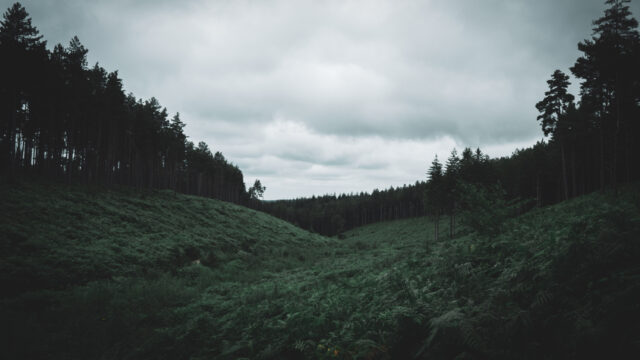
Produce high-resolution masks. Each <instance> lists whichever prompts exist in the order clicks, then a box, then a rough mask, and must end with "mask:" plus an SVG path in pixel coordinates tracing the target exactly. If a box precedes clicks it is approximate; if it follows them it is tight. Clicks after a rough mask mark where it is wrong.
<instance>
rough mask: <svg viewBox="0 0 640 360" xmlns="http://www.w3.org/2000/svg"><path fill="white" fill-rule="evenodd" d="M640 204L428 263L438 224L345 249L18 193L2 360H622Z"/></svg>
mask: <svg viewBox="0 0 640 360" xmlns="http://www.w3.org/2000/svg"><path fill="white" fill-rule="evenodd" d="M478 192H480V193H482V191H481V190H477V189H476V191H475V193H478ZM486 194H491V191H487V192H486ZM639 194H640V192H639V191H638V188H637V186H636V187H632V188H627V189H622V190H621V193H620V196H619V197H614V196H613V195H600V194H596V195H589V196H587V197H581V198H577V199H574V200H570V201H568V202H565V203H562V204H560V205H556V206H553V207H547V208H541V209H536V210H534V211H532V212H529V213H527V214H525V215H523V216H520V217H516V218H512V217H510V216H509V217H508V218H506V219H503V221H502V223H501V226H500V229H501V231H500V233H486V232H484V233H475V232H471V233H469V231H470V229H468V228H467V229H466V230H465V231H462V232H460V233H461V234H465V235H463V236H459V235H458V236H457V237H455V238H453V239H449V238H446V239H442V240H441V241H437V242H436V241H434V240H433V238H431V237H430V238H429V240H428V242H429V244H428V245H429V246H428V251H425V248H424V244H425V237H426V234H427V233H431V231H432V230H433V228H434V224H433V223H432V222H431V221H429V220H428V219H427V218H424V217H423V218H414V219H409V220H401V221H394V222H383V223H377V224H373V225H369V226H367V227H362V228H357V229H354V230H352V231H350V232H347V233H345V234H344V239H342V240H338V239H329V238H323V237H320V236H317V235H312V234H309V233H306V232H304V231H302V230H300V229H297V228H295V227H293V226H291V225H289V224H287V223H285V222H282V221H280V220H277V219H275V218H272V217H269V216H267V215H265V214H261V213H259V212H255V211H252V210H247V209H244V208H241V207H238V206H235V205H232V204H228V203H223V202H220V201H215V200H208V199H202V198H197V197H190V196H184V195H175V194H173V193H172V192H169V191H151V190H149V191H144V192H138V191H134V190H133V189H128V188H121V189H105V188H99V187H78V186H61V185H55V186H54V185H43V184H34V183H31V184H29V183H25V184H22V185H19V186H16V185H11V186H9V185H7V184H3V186H2V190H1V193H0V196H1V197H2V199H3V202H1V203H0V215H1V216H0V219H2V220H0V231H1V233H2V234H8V235H7V236H6V237H3V238H2V241H1V242H0V245H1V246H2V248H1V249H0V250H2V251H1V252H0V254H2V255H0V256H1V257H0V264H2V265H1V266H2V269H1V270H2V271H0V274H2V275H1V276H2V277H1V278H0V279H1V282H2V284H3V286H2V288H3V292H2V295H1V297H0V305H1V306H0V316H1V317H2V319H3V324H4V326H3V327H2V328H1V329H0V331H2V333H0V339H1V341H2V343H1V344H0V345H1V346H0V349H1V350H0V351H2V353H1V354H0V356H1V357H2V358H7V359H14V358H16V359H18V358H20V359H22V358H49V359H50V358H64V359H81V358H82V359H86V358H113V359H116V358H117V359H121V358H160V359H182V358H194V359H198V358H202V359H204V358H222V359H235V358H241V357H247V358H257V359H263V358H264V359H266V358H283V357H286V356H301V357H302V358H361V359H370V358H376V359H395V358H407V357H409V358H412V357H417V358H425V359H426V358H428V359H434V358H435V359H450V358H455V357H460V358H472V359H474V358H495V359H512V358H531V359H538V358H584V357H587V358H589V357H594V356H596V357H600V358H602V357H608V355H612V356H614V357H618V358H619V357H622V354H624V353H628V352H633V351H637V350H638V349H637V348H636V346H637V343H636V341H637V338H638V336H639V335H640V329H639V328H638V325H637V324H638V323H640V322H639V320H640V309H638V305H637V301H636V299H637V296H638V295H639V294H638V292H639V291H640V272H639V269H638V267H637V258H638V256H640V246H639V243H638V239H639V238H640V213H639V211H640V210H639V209H638V199H640V195H639ZM487 197H488V199H490V200H487V203H491V204H492V206H495V199H496V198H495V196H494V195H487ZM463 198H464V196H463ZM483 200H486V199H484V198H483ZM498 203H499V201H498ZM484 211H487V210H486V209H485V210H484ZM27 214H28V216H27ZM480 229H482V228H480ZM198 260H199V261H198ZM336 354H337V355H336Z"/></svg>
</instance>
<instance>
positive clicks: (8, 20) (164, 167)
mask: <svg viewBox="0 0 640 360" xmlns="http://www.w3.org/2000/svg"><path fill="white" fill-rule="evenodd" d="M87 52H88V50H87V49H86V48H85V47H84V46H83V45H82V44H81V43H80V40H79V39H78V38H77V37H74V38H73V39H71V41H70V42H69V45H68V46H67V47H64V46H62V45H60V44H58V45H56V46H55V47H54V48H53V50H52V51H49V50H48V49H47V48H46V41H44V40H42V35H40V33H39V31H38V30H37V28H36V27H35V26H33V25H32V23H31V18H30V17H29V15H28V13H27V11H26V10H25V8H24V7H23V6H22V5H20V4H19V3H15V4H14V5H13V6H11V7H10V8H9V9H8V10H7V11H6V12H5V13H4V16H3V19H2V22H1V27H0V54H1V56H0V171H1V172H2V173H3V174H7V175H8V177H9V178H11V179H16V178H19V177H37V178H46V179H55V180H63V181H74V182H86V183H98V184H105V185H110V184H121V185H129V186H134V187H137V188H143V187H144V188H164V189H173V190H176V191H179V192H182V193H187V194H194V195H201V196H207V197H214V198H218V199H221V200H225V201H231V202H235V203H241V202H246V201H247V200H248V193H247V191H246V190H245V185H244V182H243V176H242V172H241V171H240V169H238V167H236V166H235V165H233V164H231V163H230V162H228V161H227V160H226V159H225V158H224V156H223V155H222V154H221V153H220V152H216V153H215V154H214V153H212V151H211V150H210V149H209V147H208V145H207V144H206V143H204V142H200V143H198V144H197V145H195V144H194V143H193V142H191V141H188V140H187V137H186V136H185V134H184V132H183V128H184V126H185V124H184V123H183V122H182V120H181V119H180V115H179V114H177V113H176V114H175V115H174V116H172V117H169V115H168V113H167V110H166V108H163V107H162V106H161V105H160V103H159V102H158V100H156V99H155V98H151V99H149V100H145V101H143V100H141V99H136V98H135V97H134V95H133V94H131V93H129V94H125V92H124V89H123V84H122V80H121V79H120V78H119V77H118V72H117V71H114V72H107V71H106V70H105V69H104V68H102V67H101V66H99V65H98V64H95V66H93V67H88V65H87Z"/></svg>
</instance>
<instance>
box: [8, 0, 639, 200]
mask: <svg viewBox="0 0 640 360" xmlns="http://www.w3.org/2000/svg"><path fill="white" fill-rule="evenodd" d="M2 4H4V5H3V7H4V8H7V7H8V6H9V5H10V2H7V1H4V0H2V1H0V5H2ZM23 4H24V5H25V6H26V7H27V10H28V11H29V12H30V14H31V15H32V17H33V20H34V23H35V25H36V26H38V28H39V29H40V30H41V32H42V33H43V34H44V35H45V37H46V39H47V40H49V43H50V45H53V44H55V43H57V42H62V43H65V44H66V43H67V42H68V40H69V39H70V38H71V37H72V36H73V35H78V36H79V38H80V40H81V41H82V42H83V43H84V44H85V46H86V47H87V48H89V50H90V53H89V60H90V61H91V62H95V61H100V64H101V65H102V66H104V67H105V68H107V69H108V70H115V69H119V70H120V75H121V77H122V78H123V79H124V81H125V87H126V88H127V90H130V91H133V92H134V93H135V95H136V96H138V97H143V98H148V97H151V96H155V97H157V98H158V99H159V100H160V102H161V103H162V104H163V105H165V106H167V107H168V110H169V111H170V112H176V111H180V113H181V115H182V117H183V120H184V121H185V122H186V123H187V124H188V125H187V128H186V131H187V133H188V135H190V136H191V138H192V140H196V141H198V140H205V141H207V142H208V143H209V144H210V145H211V147H212V148H214V149H216V150H221V151H223V152H224V153H225V155H226V156H227V157H228V158H229V159H230V160H232V161H234V162H236V163H237V164H238V165H239V166H240V167H241V168H242V169H243V171H244V173H245V175H246V176H247V177H248V178H249V179H252V178H253V177H263V178H265V180H263V182H264V183H265V184H267V186H268V188H269V190H268V191H267V193H266V195H267V196H268V197H269V198H275V197H291V196H297V195H309V194H311V193H318V192H319V193H325V192H333V191H359V190H367V189H368V190H370V189H371V188H373V187H385V186H388V185H399V184H402V183H412V182H414V181H415V180H416V179H419V178H423V177H424V171H425V169H426V167H427V164H428V162H429V161H430V160H431V158H432V156H433V154H435V153H438V154H439V155H440V156H446V153H447V152H448V151H449V150H450V148H451V147H452V146H458V147H463V146H472V147H475V146H481V147H482V148H485V149H489V150H490V153H491V151H492V154H493V155H506V154H509V153H510V152H511V151H512V150H514V148H515V146H525V145H527V144H531V143H533V142H534V141H535V140H536V139H539V138H540V137H541V134H540V131H539V125H538V124H537V122H536V120H535V119H536V115H537V114H536V110H535V107H534V105H535V103H536V102H537V101H538V100H539V99H540V98H541V96H543V93H544V91H545V87H546V82H545V81H546V80H547V78H548V77H549V76H550V74H551V73H552V72H553V71H554V70H555V69H556V68H559V69H562V70H564V71H566V72H568V68H569V67H570V66H571V65H572V64H573V62H574V61H575V59H576V58H577V56H578V52H577V46H576V45H577V43H578V41H581V40H582V39H585V38H588V37H589V36H590V34H591V21H592V20H594V19H595V18H597V17H599V16H600V15H601V14H602V11H603V9H604V1H603V0H537V1H530V0H484V1H477V0H460V1H448V0H431V1H426V0H425V1H308V0H296V1H293V0H273V1H259V2H258V1H256V2H253V1H206V0H189V1H178V0H161V1H158V0H155V1H152V0H144V1H139V0H138V1H133V0H95V1H80V0H24V1H23ZM632 10H633V12H634V13H635V14H638V13H639V12H640V9H639V5H638V3H637V2H634V3H633V4H632ZM573 89H574V91H576V89H577V84H574V86H573ZM367 146H372V147H377V148H368V147H367ZM385 147H388V149H387V148H385ZM390 174H391V175H390ZM249 179H248V180H247V182H250V181H249Z"/></svg>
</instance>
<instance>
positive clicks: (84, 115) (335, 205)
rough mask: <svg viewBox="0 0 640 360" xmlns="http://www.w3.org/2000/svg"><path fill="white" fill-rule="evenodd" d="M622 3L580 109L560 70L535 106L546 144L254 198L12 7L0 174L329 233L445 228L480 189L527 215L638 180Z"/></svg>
mask: <svg viewBox="0 0 640 360" xmlns="http://www.w3.org/2000/svg"><path fill="white" fill-rule="evenodd" d="M629 2H630V0H607V1H606V4H607V9H606V10H605V13H604V14H603V15H602V16H601V17H600V18H599V19H597V20H595V21H594V22H593V33H592V34H591V36H590V38H588V39H586V40H584V41H582V42H580V43H578V50H579V52H580V55H579V57H578V59H577V60H576V62H575V64H574V66H572V67H571V68H570V69H569V70H570V71H571V73H572V74H573V75H574V76H575V77H576V78H577V79H579V81H580V94H579V99H578V100H577V101H576V98H575V97H574V95H572V94H569V93H568V86H569V85H570V83H569V77H568V76H567V75H566V74H565V73H564V72H563V71H561V70H556V71H554V72H553V73H552V75H551V76H550V78H549V80H548V81H547V84H548V91H547V92H545V93H544V94H541V100H540V102H538V103H537V104H535V106H536V108H537V110H538V111H539V116H538V119H537V120H538V121H539V122H540V125H541V130H542V132H543V134H544V135H545V137H546V140H544V141H540V142H538V143H537V144H535V145H534V146H532V147H530V148H526V149H521V150H516V151H515V152H514V153H513V154H512V155H511V156H509V157H502V158H496V159H491V158H489V157H488V156H487V155H486V154H483V153H482V151H481V150H480V149H476V150H472V149H469V148H466V149H464V150H462V151H461V153H460V154H458V153H457V152H456V150H453V151H452V152H451V155H450V156H449V158H448V159H446V160H445V159H438V158H437V157H436V158H435V159H434V160H433V161H432V163H431V166H430V167H429V168H428V171H427V173H426V181H418V182H416V183H415V184H413V185H407V186H404V187H398V188H390V189H387V190H381V191H380V190H374V191H373V192H372V193H359V194H343V195H339V196H335V195H325V196H318V197H312V198H302V199H295V200H279V201H260V200H259V199H260V197H261V195H262V192H263V191H264V189H265V188H264V187H262V185H261V184H260V183H259V182H258V181H256V184H255V185H254V186H253V187H251V188H250V189H248V190H247V189H246V188H245V184H244V181H243V175H242V172H241V171H240V169H238V167H236V166H235V165H233V164H231V163H230V162H228V161H227V160H226V159H225V158H224V156H223V155H222V154H221V153H219V152H216V153H212V151H211V150H210V149H209V147H208V146H207V144H206V143H204V142H200V143H198V144H197V145H195V144H194V143H192V142H191V141H188V140H187V137H186V136H185V134H184V132H183V128H184V126H185V124H184V123H183V122H182V121H181V119H180V116H179V114H175V115H174V116H172V117H170V116H169V115H168V114H167V111H166V109H164V108H162V106H161V105H160V104H159V103H158V101H157V100H156V99H155V98H151V99H149V100H146V101H142V100H140V99H136V98H135V97H134V96H133V94H125V92H124V90H123V85H122V80H121V79H120V78H119V77H118V73H117V72H115V71H114V72H111V73H109V72H107V71H106V70H105V69H103V68H102V67H100V66H99V65H98V64H96V65H95V66H93V67H91V68H90V67H88V65H87V57H86V55H87V49H86V48H85V47H84V46H83V45H82V44H81V43H80V41H79V40H78V38H77V37H74V38H73V39H71V41H70V43H69V45H68V46H67V47H63V46H62V45H60V44H58V45H56V46H55V47H54V48H53V50H52V51H49V50H48V49H47V48H46V42H45V41H43V40H42V36H41V35H40V34H39V32H38V30H37V29H36V27H34V26H33V25H32V24H31V19H30V18H29V15H28V14H27V12H26V10H25V9H24V7H22V6H21V5H20V4H18V3H16V4H14V5H13V6H12V7H10V8H9V9H8V10H7V11H6V12H5V13H4V16H3V20H2V22H1V27H0V54H1V56H0V170H1V171H2V173H3V174H5V173H6V174H8V177H9V178H19V177H29V176H34V177H44V178H48V179H59V180H64V181H82V182H87V183H99V184H123V185H129V186H135V187H147V188H166V189H174V190H176V191H179V192H183V193H187V194H195V195H201V196H207V197H214V198H218V199H221V200H225V201H231V202H235V203H242V204H245V205H248V206H250V207H252V208H255V209H258V210H262V211H265V212H267V213H270V214H272V215H275V216H277V217H280V218H282V219H285V220H287V221H290V222H292V223H294V224H297V225H298V226H301V227H303V228H305V229H309V230H312V231H315V232H318V233H321V234H324V235H336V234H339V233H340V232H342V231H345V230H348V229H351V228H354V227H357V226H361V225H365V224H369V223H373V222H377V221H383V220H394V219H401V218H408V217H415V216H423V215H430V216H432V217H434V218H437V219H440V217H441V216H448V217H449V219H450V226H449V228H450V233H451V234H452V233H453V232H454V231H455V227H456V215H457V214H460V213H462V212H464V211H465V210H466V209H468V208H469V206H471V205H470V203H471V200H470V198H469V197H470V195H471V194H474V193H475V194H476V195H477V196H480V195H482V196H485V197H489V198H494V199H496V198H500V199H501V200H504V201H506V202H510V203H516V202H517V203H518V206H517V209H516V210H517V211H520V212H521V211H525V210H526V209H528V208H530V207H532V206H543V205H549V204H554V203H557V202H560V201H563V200H566V199H569V198H572V197H575V196H579V195H582V194H586V193H589V192H592V191H596V190H601V191H605V190H606V189H609V190H611V191H614V192H615V191H616V190H617V187H618V185H619V184H621V183H625V182H633V181H638V180H639V179H640V161H638V159H637V156H638V154H640V143H639V142H638V141H637V139H638V138H640V66H638V64H640V36H639V34H638V30H637V28H638V22H637V21H636V20H635V19H634V18H633V17H632V14H631V12H630V10H629V7H628V5H627V4H628V3H629ZM532 106H534V104H532ZM532 121H534V119H532ZM428 161H429V159H425V164H428ZM476 200H477V199H476ZM437 223H439V222H437Z"/></svg>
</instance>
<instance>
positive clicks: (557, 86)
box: [536, 70, 574, 200]
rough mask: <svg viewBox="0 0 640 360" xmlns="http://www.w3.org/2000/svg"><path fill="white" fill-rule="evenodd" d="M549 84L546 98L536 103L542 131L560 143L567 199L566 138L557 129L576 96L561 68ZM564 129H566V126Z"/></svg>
mask: <svg viewBox="0 0 640 360" xmlns="http://www.w3.org/2000/svg"><path fill="white" fill-rule="evenodd" d="M547 84H548V85H549V90H548V91H547V92H545V93H544V95H545V97H544V99H543V100H542V101H540V102H538V103H537V104H536V108H537V109H538V111H539V112H540V115H538V120H540V121H541V123H542V131H543V132H544V135H545V136H548V135H553V136H554V137H556V138H557V140H558V141H559V143H560V148H561V155H562V179H563V190H564V191H563V194H564V199H565V200H566V199H568V198H569V190H568V184H567V165H566V156H565V148H564V140H565V139H564V137H561V136H557V135H559V134H560V132H558V131H557V129H558V123H559V122H560V119H561V118H562V117H563V116H564V114H565V113H566V112H567V110H568V109H569V107H570V106H571V105H572V104H573V99H574V97H573V95H571V94H569V93H568V92H567V88H568V87H569V85H570V84H571V83H570V82H569V76H568V75H565V74H564V73H563V72H562V71H560V70H556V71H555V72H554V73H553V75H551V79H550V80H547ZM564 129H565V130H566V127H565V128H564ZM565 132H566V131H565Z"/></svg>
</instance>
